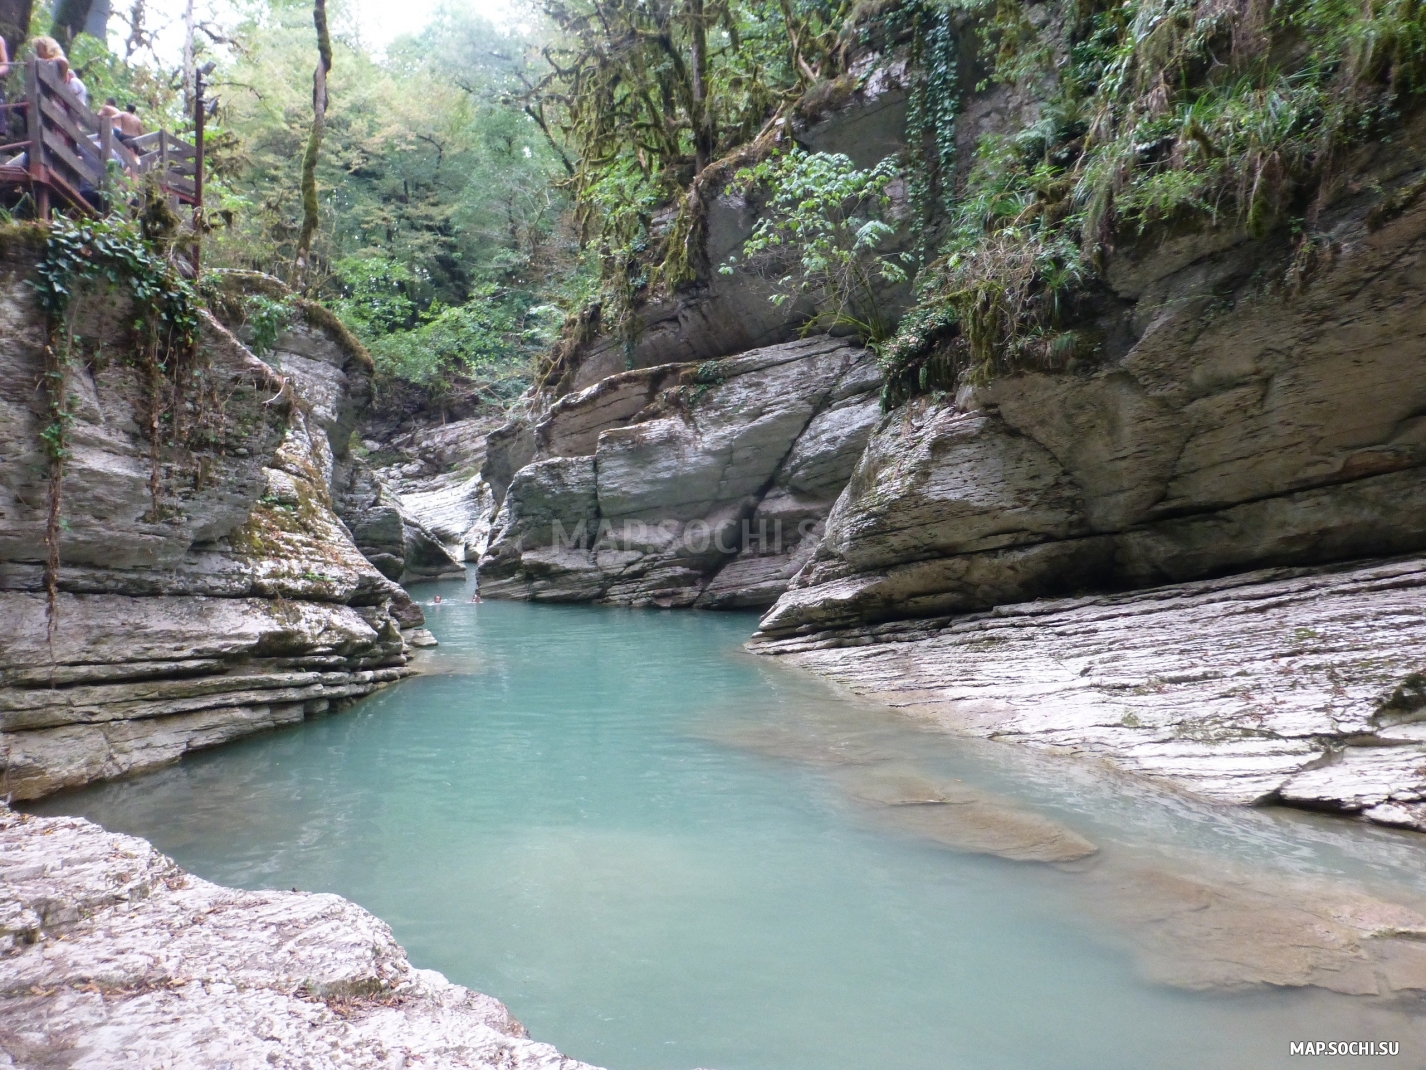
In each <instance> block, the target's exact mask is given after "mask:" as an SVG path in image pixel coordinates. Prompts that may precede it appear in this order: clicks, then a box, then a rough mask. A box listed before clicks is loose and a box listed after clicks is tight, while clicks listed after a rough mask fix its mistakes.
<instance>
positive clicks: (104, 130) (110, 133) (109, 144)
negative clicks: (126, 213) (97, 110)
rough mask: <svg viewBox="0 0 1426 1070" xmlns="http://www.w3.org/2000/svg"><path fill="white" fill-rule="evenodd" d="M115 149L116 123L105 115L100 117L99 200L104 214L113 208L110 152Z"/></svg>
mask: <svg viewBox="0 0 1426 1070" xmlns="http://www.w3.org/2000/svg"><path fill="white" fill-rule="evenodd" d="M113 151H114V124H113V123H112V122H110V121H109V120H108V119H107V118H105V117H104V116H102V115H101V116H100V117H99V200H100V202H101V203H102V205H103V210H104V214H105V215H107V214H108V213H109V212H110V210H111V209H112V205H110V204H109V154H110V153H112V152H113Z"/></svg>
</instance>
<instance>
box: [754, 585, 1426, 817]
mask: <svg viewBox="0 0 1426 1070" xmlns="http://www.w3.org/2000/svg"><path fill="white" fill-rule="evenodd" d="M750 648H751V649H753V650H755V651H758V652H760V653H767V654H783V655H786V656H789V657H790V658H792V660H794V661H795V662H796V663H798V664H800V665H802V666H804V667H806V668H808V669H811V670H813V671H815V672H818V673H820V674H823V675H826V676H829V677H831V678H833V679H834V680H837V681H839V682H841V683H842V684H844V685H846V686H847V687H849V688H850V689H851V690H853V691H854V692H857V693H858V694H862V695H867V696H869V697H874V698H876V699H878V700H880V701H883V702H886V703H887V704H889V705H892V706H894V707H899V708H902V709H905V710H907V711H909V712H913V713H916V714H918V715H921V716H924V717H926V718H929V719H932V720H934V721H935V722H937V723H939V724H940V725H942V726H944V727H946V728H948V729H950V730H953V731H957V732H963V733H967V734H971V735H976V736H981V737H985V738H992V739H1000V740H1006V741H1012V742H1023V743H1029V744H1034V745H1038V746H1045V747H1053V748H1058V749H1061V750H1068V751H1072V752H1075V753H1079V754H1084V755H1091V756H1096V757H1100V758H1105V759H1108V760H1109V761H1111V762H1113V763H1114V764H1116V765H1118V766H1121V767H1123V768H1125V769H1128V770H1131V771H1133V772H1137V773H1141V774H1146V775H1149V776H1152V777H1158V778H1168V779H1171V780H1173V781H1175V782H1177V783H1179V784H1181V785H1183V786H1185V787H1187V788H1190V789H1192V790H1193V791H1195V792H1197V793H1199V794H1202V795H1205V796H1208V797H1210V798H1213V799H1217V800H1221V801H1224V802H1233V803H1255V802H1285V803H1289V804H1291V805H1295V806H1302V807H1307V808H1312V809H1323V810H1332V811H1340V812H1343V813H1347V814H1355V815H1360V816H1362V817H1364V818H1366V819H1368V820H1371V821H1375V822H1377V823H1380V824H1384V825H1391V826H1396V827H1403V828H1412V829H1416V830H1419V831H1426V731H1423V729H1426V685H1424V684H1423V680H1426V675H1423V674H1426V559H1422V558H1419V557H1418V558H1409V559H1402V560H1396V561H1391V562H1386V563H1377V564H1372V565H1369V566H1360V565H1359V566H1350V565H1348V566H1341V567H1337V568H1331V569H1315V570H1313V569H1277V570H1266V571H1260V572H1255V573H1246V574H1243V575H1239V576H1234V577H1231V578H1227V579H1222V580H1212V581H1202V582H1196V583H1186V584H1178V585H1174V586H1169V587H1160V588H1155V589H1151V590H1146V591H1137V592H1133V593H1128V594H1120V595H1099V596H1094V597H1088V598H1078V599H1064V600H1055V601H1049V600H1046V601H1038V602H1030V603H1024V604H1020V605H1011V606H1002V607H999V608H997V609H995V610H993V611H990V612H985V613H977V614H970V615H966V616H961V617H948V618H940V619H936V620H923V621H914V622H901V623H895V624H884V625H874V626H866V627H861V628H852V629H843V630H834V631H824V632H817V633H813V634H810V635H804V636H797V637H794V638H788V639H762V640H755V641H754V642H753V643H752V644H751V645H750Z"/></svg>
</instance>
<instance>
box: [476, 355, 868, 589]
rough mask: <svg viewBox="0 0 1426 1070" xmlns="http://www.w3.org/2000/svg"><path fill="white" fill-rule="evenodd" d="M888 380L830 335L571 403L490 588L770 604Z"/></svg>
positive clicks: (585, 394)
mask: <svg viewBox="0 0 1426 1070" xmlns="http://www.w3.org/2000/svg"><path fill="white" fill-rule="evenodd" d="M878 386H879V375H878V372H877V369H876V366H875V362H874V361H873V359H872V357H871V355H870V354H869V353H868V352H866V351H865V350H862V349H860V348H858V347H856V346H854V345H852V344H850V343H848V342H846V341H842V340H838V339H830V338H818V339H812V340H808V341H801V342H789V343H785V344H783V345H779V346H771V347H768V348H766V349H761V350H755V351H753V352H751V353H747V354H745V355H743V356H741V357H738V358H736V359H731V360H724V361H719V362H716V363H707V364H702V365H695V364H673V365H664V366H660V367H656V368H649V369H636V370H634V371H629V372H624V373H621V374H619V375H615V376H610V377H609V378H606V379H604V380H602V381H601V382H599V383H598V384H596V385H595V386H592V387H590V388H588V389H586V390H583V391H579V392H577V393H574V394H570V395H568V396H566V397H564V398H562V399H561V400H560V401H559V402H558V403H556V404H555V405H554V406H553V407H552V408H551V409H550V410H549V411H548V412H547V413H546V415H545V416H544V417H543V419H542V420H541V421H540V422H539V423H538V424H537V425H536V426H535V427H534V428H533V431H532V433H531V435H530V438H531V443H530V455H531V463H529V464H526V465H525V466H523V467H521V468H520V469H519V470H518V471H517V472H516V473H515V474H514V476H513V479H512V480H511V482H510V484H509V489H508V491H507V492H506V493H505V495H504V501H503V504H502V505H501V508H500V512H499V513H498V514H497V515H496V518H495V521H494V525H493V530H492V533H491V538H490V546H489V549H488V551H487V552H486V554H485V556H484V557H483V558H482V559H481V561H480V576H481V591H482V593H483V594H487V595H491V596H495V597H514V598H530V599H534V600H537V601H594V600H597V601H606V602H616V603H624V604H633V605H666V606H672V605H696V606H709V607H735V606H757V605H768V604H770V603H771V602H772V601H773V600H774V599H775V598H776V597H777V595H778V594H779V593H781V591H782V590H783V589H784V587H785V585H786V583H787V581H788V579H789V578H790V577H791V576H792V575H793V573H795V572H796V571H797V569H798V568H799V567H800V565H801V563H802V561H803V560H804V559H805V557H806V555H807V553H808V552H809V551H810V549H811V546H812V545H813V543H814V541H815V539H816V537H817V535H818V534H820V531H821V524H822V520H823V518H824V517H825V516H826V515H827V511H828V510H829V509H830V508H831V505H832V502H833V500H834V499H835V498H836V496H837V494H838V493H839V492H840V491H841V489H842V486H843V484H844V483H845V482H846V479H847V477H848V476H849V475H850V473H851V470H852V466H853V465H854V464H855V462H856V458H857V457H858V455H859V454H860V453H861V451H862V448H863V446H864V444H865V442H866V440H867V436H868V435H869V434H870V433H871V430H872V428H873V427H874V426H875V425H876V423H877V422H878V421H879V420H880V418H881V413H880V409H879V406H878V401H877V388H878Z"/></svg>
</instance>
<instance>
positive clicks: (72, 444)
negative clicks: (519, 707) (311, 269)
mask: <svg viewBox="0 0 1426 1070" xmlns="http://www.w3.org/2000/svg"><path fill="white" fill-rule="evenodd" d="M32 268H33V259H28V260H27V259H26V258H24V257H18V258H12V259H11V260H8V261H7V262H6V263H5V265H4V266H3V273H2V274H0V315H3V317H4V330H3V331H0V338H3V339H4V341H3V343H0V457H3V458H4V463H3V464H0V634H3V635H4V637H5V639H4V642H3V643H0V767H3V775H0V781H3V783H0V793H8V794H10V795H12V796H13V797H15V798H20V799H24V798H34V797H37V796H39V795H43V794H46V793H48V792H51V791H54V790H57V789H59V788H64V787H72V786H76V785H78V784H82V783H86V782H88V781H90V780H95V779H100V778H104V777H112V776H118V775H122V774H124V773H129V772H134V771H137V770H141V769H145V768H151V767H152V766H154V765H157V764H160V763H163V762H168V761H172V760H174V759H176V758H177V757H179V756H180V755H182V754H183V753H185V752H186V751H188V750H191V749H194V748H197V747H203V746H210V745H212V744H215V743H219V742H223V741H224V740H228V739H232V738H236V737H238V736H241V735H246V734H248V733H250V732H254V731H258V730H261V729H264V728H269V727H272V726H274V725H278V724H285V723H290V722H292V721H296V720H301V719H302V718H303V717H304V716H307V715H309V714H312V713H316V712H318V711H322V710H326V709H330V708H332V707H333V706H337V705H341V704H343V703H346V702H348V701H350V700H352V699H354V698H356V697H358V696H360V695H364V694H367V693H369V692H371V691H372V690H374V689H375V688H378V687H381V686H384V685H385V684H386V683H388V682H389V681H391V680H393V679H396V678H398V677H400V676H402V675H404V674H405V673H406V672H407V671H408V669H407V660H408V647H407V643H406V639H405V637H404V636H403V629H404V630H406V631H407V632H409V631H410V630H411V629H415V628H418V627H419V626H420V625H421V624H422V618H421V611H420V610H419V609H418V608H417V607H416V606H414V605H413V604H412V603H411V601H410V599H409V598H408V597H407V596H406V594H405V592H403V591H402V590H401V588H399V587H398V586H396V584H395V583H393V582H391V581H390V580H389V579H387V578H386V577H384V576H382V575H381V574H380V573H379V572H377V571H376V569H374V568H373V567H372V566H371V565H370V564H369V563H368V562H367V560H366V559H365V558H364V557H363V556H362V554H361V553H360V552H359V551H358V549H357V547H356V546H355V545H354V544H353V542H352V539H351V535H350V533H349V532H348V530H347V528H346V526H345V525H344V524H343V523H342V522H341V520H339V519H338V518H337V516H336V515H335V513H334V512H333V508H332V495H331V481H332V478H333V472H334V470H335V468H336V466H337V464H338V463H339V461H340V458H341V448H343V447H344V445H345V443H344V440H342V438H341V436H342V434H343V432H344V430H345V431H346V433H347V434H348V435H349V430H346V429H347V428H348V425H349V424H350V423H351V421H352V418H353V415H352V414H353V412H354V411H355V409H356V408H359V406H360V404H361V403H362V402H361V392H362V390H363V384H364V383H366V382H367V380H368V376H369V371H370V369H369V366H367V365H365V364H364V363H363V361H364V354H362V353H360V352H359V351H353V350H352V349H351V346H350V345H347V344H344V341H343V338H342V337H340V336H338V335H334V333H333V332H329V331H326V330H325V328H324V327H323V326H322V324H321V322H320V321H318V322H317V323H315V324H313V323H307V324H305V325H304V326H302V327H301V328H300V329H298V330H295V331H293V332H289V333H290V334H293V335H294V337H295V336H296V335H298V334H300V335H301V336H302V338H303V341H302V343H301V344H302V347H303V348H304V350H305V351H306V352H307V353H308V356H307V357H305V358H302V359H303V360H305V361H306V363H305V364H301V363H299V360H298V358H297V355H296V348H297V344H296V343H294V347H293V352H292V355H291V356H290V358H289V361H288V363H289V365H290V366H289V369H288V372H287V373H285V374H280V373H278V372H276V371H274V370H273V369H272V368H271V367H269V366H268V365H267V364H265V363H263V362H262V361H260V360H258V359H257V358H256V357H254V356H253V354H252V353H251V352H250V351H249V350H248V349H247V348H245V347H244V346H243V345H242V344H241V343H240V342H239V341H238V340H237V339H236V338H235V337H234V336H233V335H232V334H231V333H229V332H228V330H227V329H226V328H224V327H223V326H222V325H221V324H219V323H218V322H217V321H216V320H212V319H208V320H206V321H205V323H204V325H203V327H202V332H201V339H200V343H199V346H198V352H197V355H196V357H195V363H194V369H193V373H192V375H193V383H194V385H193V388H192V390H191V391H190V394H189V396H188V397H187V398H186V399H185V400H184V402H183V405H182V407H181V410H180V417H181V418H182V419H183V420H184V421H185V422H187V423H188V424H189V426H190V427H191V428H196V429H197V430H198V431H200V432H201V433H193V434H190V435H188V436H187V439H186V441H185V442H184V444H182V445H175V444H173V443H171V442H169V441H167V440H164V441H160V442H158V443H157V444H156V443H155V437H154V435H153V433H152V432H151V430H150V423H149V421H148V419H147V418H146V416H145V414H146V413H147V412H149V408H150V405H151V401H150V399H149V396H148V394H147V387H146V382H145V378H144V373H143V371H142V369H141V368H140V367H138V366H136V365H137V364H138V361H130V360H129V359H126V358H125V356H124V354H125V352H126V347H127V346H128V345H129V344H130V342H129V338H128V335H127V330H126V327H127V322H128V318H129V317H127V316H126V314H125V313H126V307H125V305H124V302H123V300H122V298H121V297H119V296H117V295H114V294H98V295H93V296H91V297H90V298H87V299H86V300H85V301H84V302H83V304H82V307H81V313H82V314H81V315H80V316H79V318H78V319H77V320H76V324H75V330H76V333H77V336H78V338H77V341H76V343H75V346H76V354H75V360H74V361H73V367H72V369H71V371H70V373H69V380H70V381H69V394H70V404H71V408H72V410H73V421H72V423H71V424H70V425H69V428H68V440H69V456H68V458H67V459H66V461H65V467H64V475H63V480H62V483H61V495H60V518H61V520H62V524H61V531H60V536H59V539H58V551H59V560H60V568H59V572H58V591H57V594H56V596H55V598H54V599H53V601H52V602H51V600H50V599H49V598H48V597H47V595H46V593H45V591H44V560H45V557H46V553H47V544H46V535H45V532H46V521H47V513H48V507H49V502H50V496H49V476H50V469H49V460H48V457H47V455H46V454H45V452H44V450H43V447H42V439H41V435H42V432H43V431H44V428H45V421H46V417H45V415H44V414H45V412H46V411H47V410H46V400H45V397H44V395H43V391H42V383H43V381H44V376H43V369H44V363H43V361H44V346H45V344H46V341H47V327H46V324H45V322H44V319H43V316H42V315H41V313H40V311H39V309H38V308H37V307H36V304H35V300H34V296H33V291H32V290H31V289H30V287H29V286H28V285H27V284H26V280H27V278H28V274H29V272H30V271H31V270H32ZM344 369H345V370H344ZM334 441H335V442H339V443H341V444H342V445H341V447H339V446H338V445H334Z"/></svg>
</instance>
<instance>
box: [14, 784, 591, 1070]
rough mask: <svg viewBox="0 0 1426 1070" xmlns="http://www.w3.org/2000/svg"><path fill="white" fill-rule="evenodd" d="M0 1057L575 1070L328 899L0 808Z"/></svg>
mask: <svg viewBox="0 0 1426 1070" xmlns="http://www.w3.org/2000/svg"><path fill="white" fill-rule="evenodd" d="M0 1058H4V1060H5V1065H6V1066H11V1065H13V1066H15V1067H20V1068H39V1067H46V1068H50V1067H76V1068H78V1067H99V1066H183V1067H192V1068H194V1070H206V1068H212V1070H218V1068H223V1070H233V1068H259V1067H261V1068H266V1067H291V1068H294V1070H296V1068H303V1070H309V1068H328V1067H330V1068H337V1067H341V1068H355V1067H372V1068H378V1067H390V1066H414V1065H426V1066H445V1067H460V1068H469V1070H483V1068H496V1067H499V1068H500V1070H582V1068H584V1067H585V1064H584V1063H580V1062H577V1061H575V1060H573V1059H569V1058H566V1057H564V1056H562V1055H560V1054H559V1052H557V1051H556V1050H555V1049H554V1048H553V1047H551V1046H550V1045H548V1044H541V1043H538V1042H536V1041H533V1040H531V1039H529V1037H528V1036H527V1034H526V1032H525V1030H524V1028H523V1027H522V1026H521V1025H520V1023H519V1022H517V1021H515V1020H514V1019H513V1018H512V1017H511V1016H510V1013H509V1012H508V1011H507V1010H506V1009H505V1007H504V1006H503V1005H501V1004H500V1003H499V1002H498V1001H496V1000H494V999H492V998H490V997H489V996H484V995H480V994H479V993H476V992H471V991H469V990H468V989H465V988H462V987H460V986H459V985H454V984H451V983H450V982H449V981H447V980H446V979H445V978H444V977H442V976H441V975H440V974H439V973H436V972H434V971H431V970H418V969H415V968H414V967H412V965H411V964H410V963H409V962H408V961H407V959H406V956H405V953H404V952H403V951H402V950H401V948H400V947H399V946H398V945H397V944H396V941H395V939H394V938H393V937H392V935H391V930H390V928H388V927H387V926H386V925H385V924H384V923H383V922H381V921H379V920H378V919H377V918H375V917H373V916H372V915H371V914H368V913H367V912H366V911H364V910H362V909H361V908H360V907H358V906H356V905H355V904H353V903H350V902H348V901H347V900H345V899H342V898H340V897H339V896H335V895H323V894H311V893H304V892H297V891H293V892H281V891H262V892H246V891H238V890H235V889H231V888H223V887H220V886H218V885H215V884H210V883H208V882H207V881H204V880H200V879H198V878H196V877H193V876H191V875H189V874H187V873H184V872H183V871H182V870H181V869H179V868H178V866H177V865H175V864H174V863H173V862H172V861H171V860H170V859H168V858H166V857H164V856H163V855H161V854H159V853H158V852H157V851H155V850H154V849H153V848H152V847H151V846H150V845H149V844H148V843H147V842H145V841H144V840H140V839H137V838H135V837H132V836H122V835H117V834H114V833H110V832H106V831H104V830H103V829H101V828H100V827H99V826H97V825H94V824H91V823H90V822H88V821H85V820H83V819H80V818H39V817H34V816H30V815H24V814H17V813H15V812H13V811H11V810H9V809H6V808H4V807H3V806H0Z"/></svg>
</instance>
